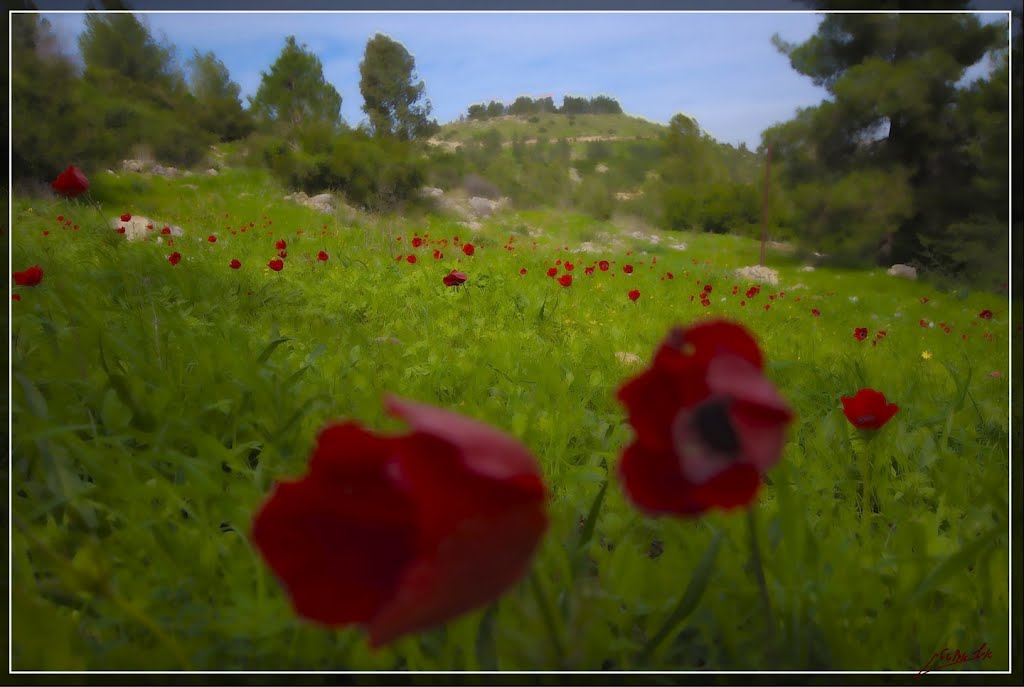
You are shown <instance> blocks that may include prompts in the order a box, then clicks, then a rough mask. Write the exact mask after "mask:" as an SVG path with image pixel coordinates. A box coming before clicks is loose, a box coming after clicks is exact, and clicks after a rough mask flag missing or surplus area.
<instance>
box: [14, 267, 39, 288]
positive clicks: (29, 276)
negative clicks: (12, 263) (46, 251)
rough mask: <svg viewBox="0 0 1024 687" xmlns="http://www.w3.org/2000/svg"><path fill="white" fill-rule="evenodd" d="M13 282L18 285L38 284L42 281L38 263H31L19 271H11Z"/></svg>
mask: <svg viewBox="0 0 1024 687" xmlns="http://www.w3.org/2000/svg"><path fill="white" fill-rule="evenodd" d="M11 274H12V276H13V277H14V283H15V284H17V285H18V286H39V282H41V281H43V268H41V267H40V266H39V265H32V266H31V267H28V268H26V269H23V270H22V271H20V272H12V273H11Z"/></svg>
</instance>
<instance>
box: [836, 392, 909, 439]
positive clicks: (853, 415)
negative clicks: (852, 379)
mask: <svg viewBox="0 0 1024 687" xmlns="http://www.w3.org/2000/svg"><path fill="white" fill-rule="evenodd" d="M842 400H843V415H845V416H846V419H847V420H849V421H850V424H852V425H853V426H854V427H856V428H857V429H879V428H881V427H882V425H884V424H885V423H886V422H888V421H889V420H891V419H892V416H893V415H895V414H896V413H897V411H899V409H900V408H899V406H898V405H896V404H895V403H889V402H888V401H886V399H885V394H883V393H882V392H881V391H875V390H874V389H861V390H860V391H858V392H857V393H856V394H855V395H853V396H843V397H842Z"/></svg>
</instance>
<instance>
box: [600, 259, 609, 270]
mask: <svg viewBox="0 0 1024 687" xmlns="http://www.w3.org/2000/svg"><path fill="white" fill-rule="evenodd" d="M597 266H598V267H599V268H600V269H601V271H602V272H607V271H608V267H609V265H608V261H607V260H602V261H601V262H599V263H597Z"/></svg>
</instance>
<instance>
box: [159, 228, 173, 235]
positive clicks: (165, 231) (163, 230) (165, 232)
mask: <svg viewBox="0 0 1024 687" xmlns="http://www.w3.org/2000/svg"><path fill="white" fill-rule="evenodd" d="M160 233H161V234H164V235H166V234H170V233H171V228H170V227H164V228H163V229H161V230H160Z"/></svg>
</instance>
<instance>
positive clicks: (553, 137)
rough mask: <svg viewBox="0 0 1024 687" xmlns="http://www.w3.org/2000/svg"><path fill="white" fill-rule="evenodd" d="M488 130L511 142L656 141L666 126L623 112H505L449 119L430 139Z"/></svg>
mask: <svg viewBox="0 0 1024 687" xmlns="http://www.w3.org/2000/svg"><path fill="white" fill-rule="evenodd" d="M487 131H497V132H498V133H499V134H501V137H502V138H503V139H505V140H506V142H510V141H511V139H512V138H513V137H515V136H519V137H520V138H522V139H524V140H525V141H535V140H537V139H538V138H544V137H547V139H548V140H549V141H550V142H555V141H557V140H558V139H562V138H567V139H574V140H576V141H580V142H585V141H594V140H618V141H621V140H638V139H639V140H656V139H658V138H660V137H661V136H663V135H664V134H665V132H667V131H668V128H667V127H665V126H663V125H661V124H657V123H655V122H652V121H649V120H647V119H643V118H641V117H631V116H629V115H625V114H581V115H564V114H557V113H545V114H534V115H529V116H515V115H505V116H501V117H492V118H489V119H484V120H473V119H466V120H463V121H455V122H450V123H448V124H445V125H444V126H442V127H441V131H440V132H438V133H437V134H436V135H435V136H434V137H433V138H432V139H431V142H432V143H434V144H435V145H441V144H443V143H449V144H458V143H468V142H470V141H473V140H475V139H477V138H479V137H480V136H481V135H482V134H483V133H485V132H487Z"/></svg>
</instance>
